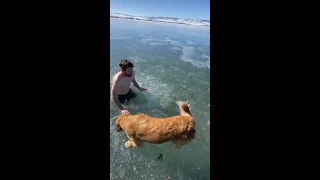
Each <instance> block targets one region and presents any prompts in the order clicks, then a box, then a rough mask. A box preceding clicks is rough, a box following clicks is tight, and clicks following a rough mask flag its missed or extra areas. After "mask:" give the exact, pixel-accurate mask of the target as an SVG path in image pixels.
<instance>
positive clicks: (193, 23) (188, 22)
mask: <svg viewBox="0 0 320 180" xmlns="http://www.w3.org/2000/svg"><path fill="white" fill-rule="evenodd" d="M110 18H114V19H131V20H139V21H150V22H163V23H171V24H184V25H191V26H205V27H210V22H202V21H201V20H186V21H183V19H179V18H166V19H165V18H161V17H159V18H154V17H136V16H130V15H122V14H120V15H118V14H110ZM178 20H180V21H178Z"/></svg>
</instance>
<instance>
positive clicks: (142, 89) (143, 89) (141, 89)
mask: <svg viewBox="0 0 320 180" xmlns="http://www.w3.org/2000/svg"><path fill="white" fill-rule="evenodd" d="M139 90H140V91H141V92H143V91H146V90H147V89H146V88H143V87H140V88H139Z"/></svg>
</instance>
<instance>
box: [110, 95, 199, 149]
mask: <svg viewBox="0 0 320 180" xmlns="http://www.w3.org/2000/svg"><path fill="white" fill-rule="evenodd" d="M177 104H178V106H179V109H180V113H181V115H178V116H173V117H169V118H152V117H149V116H147V115H144V114H139V115H120V116H119V118H118V119H117V122H116V127H117V128H116V129H117V132H119V131H121V129H123V130H124V131H125V132H126V134H127V135H128V136H129V137H130V136H133V137H135V138H136V139H139V140H142V141H146V142H149V143H156V144H159V143H164V142H167V141H180V140H183V141H186V142H187V141H191V140H192V139H193V138H194V136H195V130H194V127H195V122H194V119H193V117H192V116H191V113H190V110H189V106H188V104H187V103H186V102H181V101H179V102H177Z"/></svg>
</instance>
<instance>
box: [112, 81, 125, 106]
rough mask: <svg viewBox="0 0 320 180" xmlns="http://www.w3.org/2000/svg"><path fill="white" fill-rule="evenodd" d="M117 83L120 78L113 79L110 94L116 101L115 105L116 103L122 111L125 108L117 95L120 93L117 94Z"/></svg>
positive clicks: (113, 100)
mask: <svg viewBox="0 0 320 180" xmlns="http://www.w3.org/2000/svg"><path fill="white" fill-rule="evenodd" d="M117 83H118V80H113V82H112V88H111V95H110V96H111V100H112V102H113V103H114V105H116V106H117V107H118V108H119V109H120V111H122V110H124V108H123V107H122V105H121V104H120V102H119V99H118V97H117V96H118V94H117V87H118V85H117Z"/></svg>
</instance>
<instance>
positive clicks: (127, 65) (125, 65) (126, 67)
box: [119, 59, 134, 77]
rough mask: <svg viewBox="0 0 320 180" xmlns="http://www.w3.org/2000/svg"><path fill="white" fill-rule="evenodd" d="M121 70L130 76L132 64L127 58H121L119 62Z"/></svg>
mask: <svg viewBox="0 0 320 180" xmlns="http://www.w3.org/2000/svg"><path fill="white" fill-rule="evenodd" d="M119 66H120V68H121V72H122V73H124V74H125V75H127V76H128V77H131V76H132V73H133V67H134V65H133V64H132V62H130V61H129V60H127V59H125V60H121V61H120V64H119Z"/></svg>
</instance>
